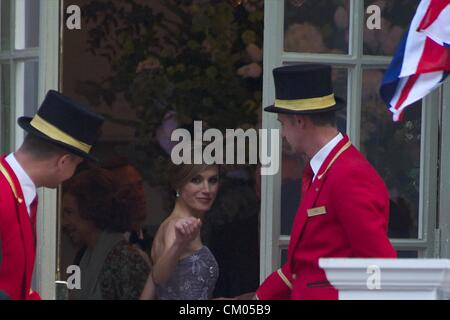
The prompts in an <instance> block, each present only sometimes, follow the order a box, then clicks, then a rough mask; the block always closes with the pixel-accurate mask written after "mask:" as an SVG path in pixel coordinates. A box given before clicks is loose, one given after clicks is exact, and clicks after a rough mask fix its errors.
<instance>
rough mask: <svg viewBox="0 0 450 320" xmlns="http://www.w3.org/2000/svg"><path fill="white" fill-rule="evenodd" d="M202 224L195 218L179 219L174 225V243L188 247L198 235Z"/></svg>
mask: <svg viewBox="0 0 450 320" xmlns="http://www.w3.org/2000/svg"><path fill="white" fill-rule="evenodd" d="M201 225H202V222H201V220H200V219H196V218H192V217H189V218H181V219H180V220H178V221H177V222H176V223H175V242H177V243H178V244H180V245H188V244H189V243H190V242H191V241H193V240H195V238H197V236H198V235H199V233H200V228H201Z"/></svg>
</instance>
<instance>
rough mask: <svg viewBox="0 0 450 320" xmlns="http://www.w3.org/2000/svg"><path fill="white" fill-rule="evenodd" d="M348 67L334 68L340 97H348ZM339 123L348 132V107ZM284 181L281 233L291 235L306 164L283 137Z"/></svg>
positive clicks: (338, 120)
mask: <svg viewBox="0 0 450 320" xmlns="http://www.w3.org/2000/svg"><path fill="white" fill-rule="evenodd" d="M347 74H348V72H347V69H342V68H335V69H333V74H332V77H333V87H334V92H335V94H336V95H337V96H338V97H341V98H343V99H346V98H347ZM337 125H338V129H339V131H341V132H342V133H346V127H347V111H346V108H343V109H342V110H340V111H338V113H337ZM282 161H283V163H282V181H281V208H280V215H281V224H280V226H281V234H282V235H290V234H291V229H292V223H293V222H294V218H295V215H296V213H297V209H298V205H299V200H300V198H301V179H302V172H303V168H304V166H305V161H304V159H303V158H302V157H301V156H299V155H297V154H295V153H294V152H293V151H292V150H291V148H290V146H289V145H288V143H287V142H286V141H285V140H284V139H283V152H282Z"/></svg>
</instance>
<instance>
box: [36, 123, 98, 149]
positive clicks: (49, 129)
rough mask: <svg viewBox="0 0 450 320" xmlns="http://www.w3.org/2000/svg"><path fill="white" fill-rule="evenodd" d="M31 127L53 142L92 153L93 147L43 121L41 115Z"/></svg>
mask: <svg viewBox="0 0 450 320" xmlns="http://www.w3.org/2000/svg"><path fill="white" fill-rule="evenodd" d="M30 125H31V126H32V127H34V128H35V129H37V130H39V131H40V132H42V133H43V134H45V135H47V136H48V137H50V138H52V139H53V140H56V141H60V142H63V143H65V144H67V145H69V146H72V147H74V148H76V149H78V150H81V151H83V152H85V153H89V152H90V151H91V148H92V146H91V145H88V144H86V143H84V142H81V141H79V140H77V139H75V138H73V137H72V136H70V135H68V134H67V133H65V132H64V131H61V130H60V129H58V128H57V127H55V126H54V125H52V124H51V123H49V122H47V121H45V120H44V119H42V118H41V117H40V116H39V115H35V116H34V118H33V120H31V122H30Z"/></svg>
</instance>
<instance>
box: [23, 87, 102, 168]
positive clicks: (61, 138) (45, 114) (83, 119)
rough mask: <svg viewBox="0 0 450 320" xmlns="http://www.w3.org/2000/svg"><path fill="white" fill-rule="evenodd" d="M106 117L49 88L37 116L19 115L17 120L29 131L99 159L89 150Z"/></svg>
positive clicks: (87, 157) (83, 156)
mask: <svg viewBox="0 0 450 320" xmlns="http://www.w3.org/2000/svg"><path fill="white" fill-rule="evenodd" d="M103 121H104V119H103V117H101V116H100V115H97V114H96V113H93V112H91V111H89V110H88V109H87V108H86V107H85V106H83V105H81V104H79V103H77V102H75V101H73V100H71V99H69V98H67V97H66V96H64V95H62V94H61V93H59V92H57V91H54V90H50V91H49V92H48V93H47V96H46V97H45V99H44V102H42V105H41V107H40V108H39V110H38V112H37V114H36V115H35V116H34V118H29V117H20V118H19V119H18V121H17V122H18V124H19V126H20V127H22V128H23V129H24V130H25V131H27V132H28V133H29V134H33V135H34V136H37V137H38V138H41V139H43V140H45V141H47V142H49V143H52V144H54V145H57V146H59V147H61V148H63V149H64V150H66V151H69V152H70V153H72V154H75V155H77V156H80V157H82V158H86V159H90V160H94V161H96V160H97V159H96V158H94V157H93V156H91V155H90V151H91V149H92V145H93V143H94V142H95V140H96V139H97V138H98V136H99V135H100V128H101V126H102V124H103Z"/></svg>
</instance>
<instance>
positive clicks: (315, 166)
mask: <svg viewBox="0 0 450 320" xmlns="http://www.w3.org/2000/svg"><path fill="white" fill-rule="evenodd" d="M342 139H344V136H343V135H342V134H341V133H339V134H338V135H337V136H336V137H334V138H333V139H332V140H331V141H330V142H328V143H327V144H326V145H325V146H324V147H323V148H322V149H320V150H319V152H317V153H316V154H315V155H314V157H313V158H312V159H311V162H310V165H311V169H312V171H313V172H314V178H313V181H314V179H315V178H316V176H317V173H318V172H319V170H320V167H321V166H322V164H323V162H324V161H325V159H326V158H327V157H328V155H329V154H330V152H331V151H332V150H333V149H334V147H336V146H337V144H338V143H339V142H340V141H341V140H342Z"/></svg>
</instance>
